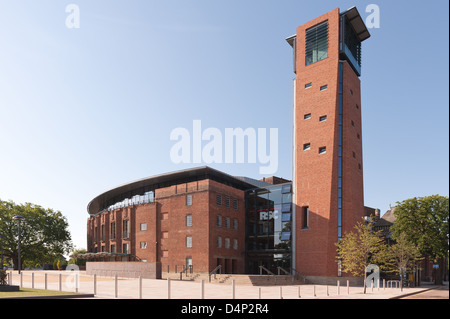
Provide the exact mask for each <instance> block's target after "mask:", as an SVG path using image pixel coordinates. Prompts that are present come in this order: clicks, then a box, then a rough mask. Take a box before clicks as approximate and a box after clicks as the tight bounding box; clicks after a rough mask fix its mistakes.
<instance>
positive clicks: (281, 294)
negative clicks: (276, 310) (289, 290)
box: [280, 286, 283, 299]
mask: <svg viewBox="0 0 450 319" xmlns="http://www.w3.org/2000/svg"><path fill="white" fill-rule="evenodd" d="M280 299H283V287H282V286H280Z"/></svg>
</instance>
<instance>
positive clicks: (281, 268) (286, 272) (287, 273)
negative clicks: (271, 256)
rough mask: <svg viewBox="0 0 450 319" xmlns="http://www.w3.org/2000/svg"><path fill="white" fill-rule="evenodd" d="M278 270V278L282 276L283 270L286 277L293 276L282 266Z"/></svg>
mask: <svg viewBox="0 0 450 319" xmlns="http://www.w3.org/2000/svg"><path fill="white" fill-rule="evenodd" d="M277 270H278V276H279V275H280V270H282V271H283V272H284V273H285V274H286V275H290V274H291V273H290V272H289V271H287V270H286V269H284V268H283V267H280V266H278V267H277Z"/></svg>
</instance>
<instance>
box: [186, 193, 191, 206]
mask: <svg viewBox="0 0 450 319" xmlns="http://www.w3.org/2000/svg"><path fill="white" fill-rule="evenodd" d="M191 205H192V195H186V206H191Z"/></svg>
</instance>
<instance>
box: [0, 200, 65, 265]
mask: <svg viewBox="0 0 450 319" xmlns="http://www.w3.org/2000/svg"><path fill="white" fill-rule="evenodd" d="M16 215H19V216H23V217H25V220H24V221H23V222H21V260H22V265H24V264H40V265H42V264H44V263H50V264H51V263H52V262H53V260H54V259H55V258H59V257H61V256H62V255H64V254H67V253H69V252H70V251H71V250H72V247H73V245H72V240H71V236H70V232H69V230H68V226H69V224H68V222H67V219H66V217H65V216H63V215H62V214H61V212H59V211H54V210H52V209H45V208H43V207H41V206H39V205H34V204H30V203H25V204H16V203H14V202H12V201H1V200H0V234H2V235H3V254H4V256H5V257H7V258H11V259H12V260H13V262H14V265H15V267H17V260H18V256H17V245H18V225H17V222H16V221H15V220H13V217H14V216H16Z"/></svg>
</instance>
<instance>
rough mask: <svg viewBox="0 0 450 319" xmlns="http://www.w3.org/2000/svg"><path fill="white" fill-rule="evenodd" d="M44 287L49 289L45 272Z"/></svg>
mask: <svg viewBox="0 0 450 319" xmlns="http://www.w3.org/2000/svg"><path fill="white" fill-rule="evenodd" d="M44 289H45V290H47V273H45V274H44Z"/></svg>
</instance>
